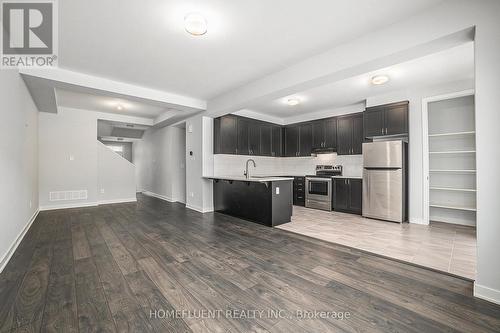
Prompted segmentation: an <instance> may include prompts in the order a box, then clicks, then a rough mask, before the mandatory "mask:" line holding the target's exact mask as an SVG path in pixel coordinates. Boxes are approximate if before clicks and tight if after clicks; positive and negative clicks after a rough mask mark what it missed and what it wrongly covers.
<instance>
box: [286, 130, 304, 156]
mask: <svg viewBox="0 0 500 333" xmlns="http://www.w3.org/2000/svg"><path fill="white" fill-rule="evenodd" d="M299 135H300V127H299V126H298V125H294V126H287V127H286V128H285V156H287V157H296V156H299Z"/></svg>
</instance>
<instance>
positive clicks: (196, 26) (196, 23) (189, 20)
mask: <svg viewBox="0 0 500 333" xmlns="http://www.w3.org/2000/svg"><path fill="white" fill-rule="evenodd" d="M184 28H185V29H186V31H187V32H188V33H190V34H191V35H193V36H201V35H204V34H206V33H207V20H206V19H205V17H203V15H201V14H199V13H190V14H187V15H186V16H184Z"/></svg>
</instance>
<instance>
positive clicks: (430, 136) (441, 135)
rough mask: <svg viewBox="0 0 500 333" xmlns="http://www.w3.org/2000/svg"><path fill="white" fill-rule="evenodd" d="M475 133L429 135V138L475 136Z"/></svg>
mask: <svg viewBox="0 0 500 333" xmlns="http://www.w3.org/2000/svg"><path fill="white" fill-rule="evenodd" d="M474 134H476V132H475V131H470V132H454V133H439V134H429V138H437V137H443V136H462V135H474Z"/></svg>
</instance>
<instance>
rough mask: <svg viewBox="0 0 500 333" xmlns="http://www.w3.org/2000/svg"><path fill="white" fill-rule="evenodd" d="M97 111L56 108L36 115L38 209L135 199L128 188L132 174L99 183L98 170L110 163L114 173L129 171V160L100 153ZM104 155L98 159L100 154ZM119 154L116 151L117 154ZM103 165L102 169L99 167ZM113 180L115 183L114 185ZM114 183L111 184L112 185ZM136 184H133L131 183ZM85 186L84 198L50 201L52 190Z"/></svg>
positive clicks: (76, 188) (119, 173)
mask: <svg viewBox="0 0 500 333" xmlns="http://www.w3.org/2000/svg"><path fill="white" fill-rule="evenodd" d="M99 117H100V114H99V113H98V112H93V111H88V110H77V109H70V108H59V110H58V113H57V114H54V113H44V112H41V113H40V115H39V179H40V182H39V200H40V209H42V210H45V209H57V208H66V207H83V206H95V205H98V204H99V203H110V202H121V201H123V200H125V199H130V200H132V199H134V195H133V194H131V193H130V192H129V191H128V190H127V188H128V187H129V186H130V184H129V182H130V181H131V179H133V178H131V177H129V178H128V179H123V182H124V183H123V184H118V182H119V180H118V179H114V180H112V179H110V180H109V181H105V180H103V179H101V185H102V186H103V187H104V190H105V193H104V194H101V193H100V188H101V187H100V183H99V182H100V178H99V177H100V174H101V176H103V175H104V174H107V173H108V172H109V168H110V166H109V165H108V164H109V163H112V164H113V167H114V168H115V170H114V173H115V175H122V174H124V175H126V174H128V173H129V171H130V170H129V168H130V163H128V161H126V160H123V162H126V163H123V164H122V163H115V162H116V161H114V162H113V161H110V160H109V159H108V156H107V155H105V154H99V149H98V148H99V147H100V146H98V144H99V145H102V144H101V143H99V142H98V141H97V120H98V119H99ZM100 156H101V157H103V158H106V160H103V161H100V160H99V157H100ZM117 156H118V155H117ZM100 167H102V168H103V170H100V169H99V168H100ZM113 182H114V185H116V186H114V185H113ZM113 187H114V188H113ZM134 188H135V185H134ZM80 190H86V191H87V193H88V196H87V199H81V200H64V201H50V200H49V193H50V192H52V191H80Z"/></svg>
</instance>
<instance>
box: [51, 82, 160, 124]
mask: <svg viewBox="0 0 500 333" xmlns="http://www.w3.org/2000/svg"><path fill="white" fill-rule="evenodd" d="M56 96H57V105H58V106H60V107H68V108H74V109H82V110H93V111H98V112H106V113H114V114H120V115H125V116H135V117H143V118H150V119H155V118H157V117H158V116H159V115H161V114H163V113H164V112H166V111H169V110H168V109H167V108H166V107H165V106H158V105H152V104H148V103H144V102H138V101H134V100H131V99H125V98H115V97H111V96H107V95H97V94H91V93H82V92H76V91H70V90H65V89H56ZM119 106H120V107H121V108H122V109H121V110H119V109H118V107H119Z"/></svg>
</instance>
